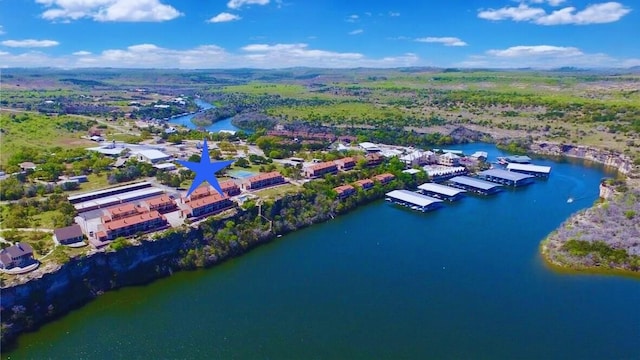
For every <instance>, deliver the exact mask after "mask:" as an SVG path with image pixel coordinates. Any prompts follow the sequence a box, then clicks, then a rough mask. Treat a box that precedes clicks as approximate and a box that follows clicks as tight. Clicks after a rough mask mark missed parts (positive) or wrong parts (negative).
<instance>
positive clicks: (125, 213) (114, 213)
mask: <svg viewBox="0 0 640 360" xmlns="http://www.w3.org/2000/svg"><path fill="white" fill-rule="evenodd" d="M144 211H145V210H144V209H141V208H139V207H138V206H136V205H135V204H132V203H128V204H123V205H121V206H114V207H110V208H107V209H104V210H103V211H102V213H103V215H102V221H103V222H110V221H114V220H118V219H123V218H126V217H129V216H133V215H137V214H140V213H142V212H144Z"/></svg>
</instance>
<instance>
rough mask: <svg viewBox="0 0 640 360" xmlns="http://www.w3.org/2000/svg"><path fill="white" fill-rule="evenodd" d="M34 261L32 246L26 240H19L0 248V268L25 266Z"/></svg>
mask: <svg viewBox="0 0 640 360" xmlns="http://www.w3.org/2000/svg"><path fill="white" fill-rule="evenodd" d="M34 262H35V260H34V259H33V248H32V247H31V245H29V244H28V243H26V242H19V243H17V244H15V245H11V246H9V247H7V248H5V249H2V250H0V268H2V269H11V268H14V267H25V266H27V265H31V264H33V263H34Z"/></svg>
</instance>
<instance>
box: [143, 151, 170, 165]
mask: <svg viewBox="0 0 640 360" xmlns="http://www.w3.org/2000/svg"><path fill="white" fill-rule="evenodd" d="M136 156H137V157H138V160H139V161H144V162H148V163H150V164H157V163H160V162H163V161H168V160H171V155H167V154H165V153H163V152H162V151H160V150H155V149H150V150H140V151H137V153H136Z"/></svg>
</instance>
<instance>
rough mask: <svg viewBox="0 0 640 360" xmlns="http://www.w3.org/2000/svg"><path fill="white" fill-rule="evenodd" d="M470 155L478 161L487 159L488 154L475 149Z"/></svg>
mask: <svg viewBox="0 0 640 360" xmlns="http://www.w3.org/2000/svg"><path fill="white" fill-rule="evenodd" d="M471 157H472V158H474V159H477V160H479V161H487V158H488V157H489V154H488V153H487V152H486V151H476V152H474V153H473V154H472V155H471Z"/></svg>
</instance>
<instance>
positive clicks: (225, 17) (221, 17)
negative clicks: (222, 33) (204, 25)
mask: <svg viewBox="0 0 640 360" xmlns="http://www.w3.org/2000/svg"><path fill="white" fill-rule="evenodd" d="M240 19H242V18H241V17H240V16H238V15H234V14H230V13H228V12H222V13H220V14H218V15H216V16H214V17H212V18H211V19H209V21H208V22H210V23H221V22H228V21H234V20H240Z"/></svg>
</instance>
